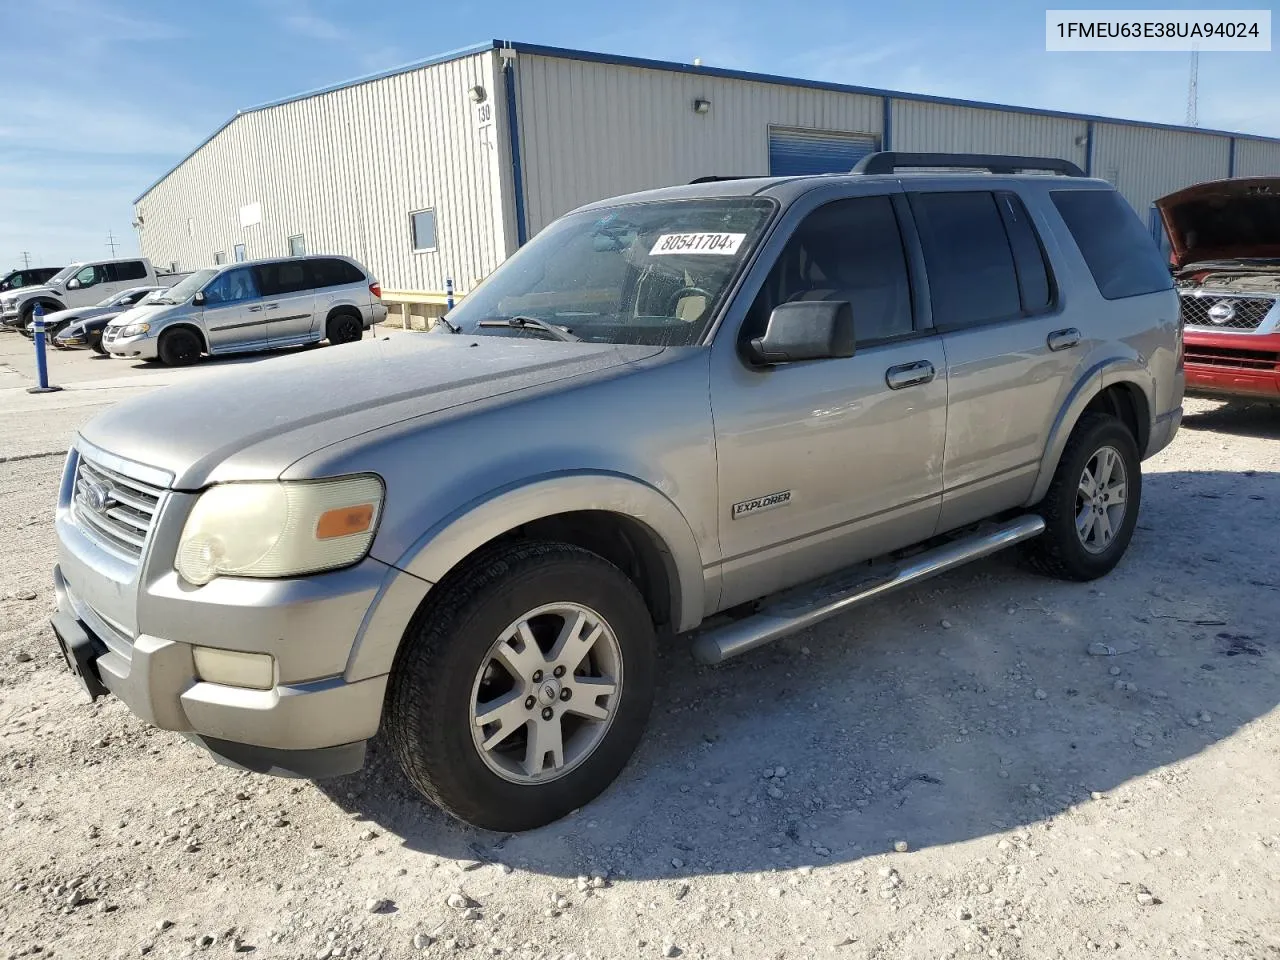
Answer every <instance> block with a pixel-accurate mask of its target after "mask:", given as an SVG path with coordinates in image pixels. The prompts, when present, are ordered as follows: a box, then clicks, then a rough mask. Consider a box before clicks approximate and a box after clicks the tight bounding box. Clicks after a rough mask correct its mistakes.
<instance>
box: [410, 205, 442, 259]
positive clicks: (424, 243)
mask: <svg viewBox="0 0 1280 960" xmlns="http://www.w3.org/2000/svg"><path fill="white" fill-rule="evenodd" d="M409 220H410V223H411V225H412V227H413V251H414V253H423V252H425V251H428V250H434V249H435V248H436V212H435V211H434V210H419V211H418V212H417V213H411V214H409Z"/></svg>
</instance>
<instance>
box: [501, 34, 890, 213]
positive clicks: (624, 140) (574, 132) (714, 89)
mask: <svg viewBox="0 0 1280 960" xmlns="http://www.w3.org/2000/svg"><path fill="white" fill-rule="evenodd" d="M516 78H517V104H518V110H517V112H518V114H519V117H520V155H521V164H522V169H523V174H524V188H525V203H526V206H527V212H528V225H529V235H530V236H532V235H533V234H535V233H536V232H537V231H538V230H540V229H542V227H544V226H546V225H547V224H548V223H549V222H550V221H552V220H554V219H555V218H556V217H558V216H560V214H562V213H564V212H565V211H567V210H571V209H573V208H574V207H576V206H578V205H580V204H583V203H589V202H590V201H592V200H599V199H601V198H603V197H610V196H615V195H617V194H620V193H630V192H631V191H634V190H644V189H647V188H649V187H660V186H669V185H671V184H677V183H687V182H689V181H690V180H692V179H694V178H695V177H701V176H709V175H712V174H720V175H732V174H754V175H763V174H767V173H768V172H769V137H768V129H769V125H770V124H775V125H778V126H786V127H810V128H814V129H819V130H832V131H846V132H849V133H875V134H879V133H881V132H882V131H881V124H882V121H883V101H882V100H881V98H879V97H872V96H863V95H858V94H849V93H836V92H833V91H826V90H811V89H805V88H802V87H787V86H781V85H779V84H771V83H756V82H750V81H744V80H734V79H728V78H723V77H702V76H696V75H693V74H687V73H674V72H671V71H666V70H652V69H644V68H638V67H631V66H619V65H614V64H604V63H592V62H588V61H583V60H566V59H559V58H550V57H544V56H536V55H531V54H520V55H519V56H518V58H517V59H516ZM695 98H704V99H707V100H710V101H711V109H710V110H709V111H708V112H707V113H705V114H698V113H694V111H693V101H694V99H695Z"/></svg>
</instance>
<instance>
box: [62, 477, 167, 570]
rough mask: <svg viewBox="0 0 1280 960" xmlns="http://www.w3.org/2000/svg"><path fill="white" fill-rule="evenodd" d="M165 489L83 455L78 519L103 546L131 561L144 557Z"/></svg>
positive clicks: (76, 505)
mask: <svg viewBox="0 0 1280 960" xmlns="http://www.w3.org/2000/svg"><path fill="white" fill-rule="evenodd" d="M162 492H163V491H162V490H161V489H160V488H159V487H153V486H151V485H150V484H148V483H143V482H142V481H141V480H135V479H134V478H133V477H128V476H125V475H124V474H123V473H119V472H118V471H116V470H111V469H108V468H107V467H104V466H102V465H101V464H100V463H95V462H94V461H92V460H89V459H87V458H85V456H84V455H83V454H82V455H81V456H80V462H79V464H78V465H77V467H76V483H75V495H74V498H73V501H72V502H73V504H74V510H75V517H76V520H77V521H79V523H80V528H81V529H82V530H84V532H85V533H86V534H87V535H88V536H90V537H92V538H93V539H94V540H96V541H97V542H98V543H100V544H101V545H102V546H103V547H105V548H106V549H108V550H111V551H112V552H114V553H116V554H118V555H120V556H122V557H124V558H126V559H129V560H137V559H138V558H140V557H141V556H142V548H143V547H144V546H145V545H146V542H147V534H148V533H150V532H151V524H152V522H153V521H154V520H155V514H156V507H157V506H158V505H159V503H160V495H161V493H162Z"/></svg>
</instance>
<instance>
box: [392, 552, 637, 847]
mask: <svg viewBox="0 0 1280 960" xmlns="http://www.w3.org/2000/svg"><path fill="white" fill-rule="evenodd" d="M522 611H523V612H522ZM654 647H655V642H654V630H653V618H652V614H651V613H650V611H649V609H648V607H647V606H646V605H645V601H644V597H643V596H642V595H641V594H640V591H639V590H638V589H637V587H636V585H635V584H634V583H633V582H632V581H631V580H630V578H628V576H627V575H626V574H625V573H624V572H623V571H622V570H621V569H620V568H618V567H617V566H615V565H614V564H612V563H610V562H609V561H608V560H606V559H605V558H604V557H601V556H600V555H598V554H595V553H592V552H591V551H589V550H584V549H583V548H581V547H576V546H572V545H570V544H567V543H556V542H550V541H534V542H524V543H520V542H516V543H506V544H495V545H493V546H492V547H490V548H487V549H482V550H481V551H479V552H478V553H477V554H476V555H475V556H474V557H472V559H471V560H469V561H466V562H464V563H463V564H462V566H461V567H460V568H459V569H458V570H457V571H456V572H455V573H454V574H450V576H449V577H448V578H447V579H445V580H444V581H442V582H441V583H439V584H437V585H436V586H434V587H432V588H431V591H430V593H429V594H428V595H427V599H426V602H425V603H424V605H423V607H422V609H421V611H420V612H419V614H418V616H416V617H415V618H414V621H413V623H412V624H411V625H410V626H409V629H408V630H407V631H406V634H405V637H404V641H403V644H402V646H401V649H400V652H399V654H398V655H397V657H396V662H395V665H394V666H393V668H392V671H391V677H390V679H389V682H388V684H387V703H386V706H385V708H384V713H383V726H384V728H385V729H386V731H387V734H388V739H389V740H390V742H391V745H392V747H393V749H394V750H395V753H396V757H397V758H398V759H399V761H400V763H401V765H402V766H403V767H404V770H405V773H406V774H407V775H408V777H409V780H410V782H412V783H413V785H414V786H415V787H417V789H418V790H419V791H421V792H422V794H423V795H424V796H425V797H427V798H428V799H430V800H432V801H434V802H435V803H437V804H438V805H439V806H440V807H442V808H443V809H444V810H446V811H448V812H449V813H451V814H453V815H454V816H456V817H458V818H460V819H462V820H465V821H467V822H468V823H471V824H474V825H476V826H480V827H484V828H486V829H489V830H499V831H510V830H528V829H530V828H532V827H538V826H542V825H543V824H545V823H549V822H551V821H552V820H555V819H557V818H558V817H562V816H564V815H565V814H567V813H569V812H570V811H571V810H576V809H578V808H579V807H581V806H582V805H583V804H585V803H587V802H588V801H589V800H591V799H592V798H593V797H595V796H596V795H597V794H598V793H600V791H601V790H603V789H605V787H607V786H608V785H609V784H610V783H611V782H613V779H614V778H615V777H616V776H617V775H618V772H619V771H620V770H622V768H623V767H624V766H625V765H626V763H627V760H628V758H630V756H631V753H632V751H634V750H635V747H636V744H637V743H638V742H639V740H640V734H641V732H642V731H643V730H644V725H645V721H646V719H647V718H648V715H649V707H650V704H651V703H652V702H653V688H654V671H655V651H654ZM624 665H625V666H624ZM624 680H625V682H624Z"/></svg>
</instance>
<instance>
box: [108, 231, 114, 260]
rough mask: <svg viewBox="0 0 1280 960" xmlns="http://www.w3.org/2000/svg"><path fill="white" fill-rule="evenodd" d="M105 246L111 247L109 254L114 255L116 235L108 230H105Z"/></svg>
mask: <svg viewBox="0 0 1280 960" xmlns="http://www.w3.org/2000/svg"><path fill="white" fill-rule="evenodd" d="M107 246H108V247H110V248H111V256H113V257H114V256H115V255H116V236H115V234H114V233H112V232H111V231H110V230H108V231H107Z"/></svg>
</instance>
